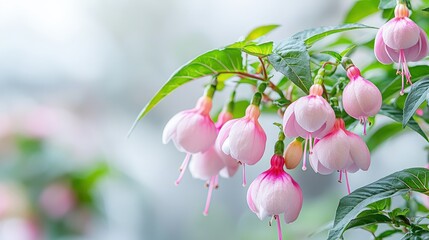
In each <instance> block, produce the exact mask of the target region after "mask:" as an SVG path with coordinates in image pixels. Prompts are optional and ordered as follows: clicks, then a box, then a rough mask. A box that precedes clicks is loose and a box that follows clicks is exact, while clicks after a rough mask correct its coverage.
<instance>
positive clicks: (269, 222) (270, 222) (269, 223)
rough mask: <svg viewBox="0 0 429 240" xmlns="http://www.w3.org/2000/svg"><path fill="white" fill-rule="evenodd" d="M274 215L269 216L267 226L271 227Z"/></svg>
mask: <svg viewBox="0 0 429 240" xmlns="http://www.w3.org/2000/svg"><path fill="white" fill-rule="evenodd" d="M275 219H276V217H275V215H273V216H271V218H270V221H268V225H269V226H270V227H271V226H272V225H273V220H275Z"/></svg>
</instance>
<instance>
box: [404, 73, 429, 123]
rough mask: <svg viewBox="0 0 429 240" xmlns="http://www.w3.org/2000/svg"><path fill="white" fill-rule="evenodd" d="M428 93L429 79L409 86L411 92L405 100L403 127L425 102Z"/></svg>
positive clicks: (426, 78)
mask: <svg viewBox="0 0 429 240" xmlns="http://www.w3.org/2000/svg"><path fill="white" fill-rule="evenodd" d="M428 93H429V77H425V78H423V79H421V80H420V81H418V82H417V83H415V84H413V85H412V86H411V90H410V92H409V93H408V96H407V99H406V100H405V107H404V119H403V120H402V125H403V126H405V125H406V124H407V123H408V121H409V120H410V119H411V118H412V117H413V116H414V113H415V112H416V110H417V108H419V106H420V105H421V104H422V103H423V102H424V101H425V100H426V97H427V95H428Z"/></svg>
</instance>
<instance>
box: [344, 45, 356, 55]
mask: <svg viewBox="0 0 429 240" xmlns="http://www.w3.org/2000/svg"><path fill="white" fill-rule="evenodd" d="M355 48H356V45H354V44H353V45H351V46H350V47H348V48H346V49H344V50H343V51H342V52H341V53H340V55H341V56H342V57H347V56H349V55H350V54H351V53H352V52H353V50H355Z"/></svg>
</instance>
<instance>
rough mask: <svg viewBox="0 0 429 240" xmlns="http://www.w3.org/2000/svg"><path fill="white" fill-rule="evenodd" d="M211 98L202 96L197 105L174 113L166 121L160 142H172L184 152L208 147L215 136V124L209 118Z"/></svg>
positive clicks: (193, 151) (200, 150)
mask: <svg viewBox="0 0 429 240" xmlns="http://www.w3.org/2000/svg"><path fill="white" fill-rule="evenodd" d="M211 108H212V99H211V98H209V97H207V96H203V97H201V98H200V99H199V100H198V102H197V106H196V107H195V108H193V109H190V110H185V111H182V112H179V113H178V114H176V115H175V116H174V117H173V118H171V119H170V121H168V123H167V125H166V126H165V128H164V132H163V134H162V142H163V143H164V144H166V143H168V142H169V141H170V140H172V141H173V142H174V144H175V145H176V147H177V149H178V150H179V151H181V152H186V153H191V154H192V153H199V152H204V151H206V150H207V149H209V148H210V147H211V146H212V145H213V144H214V142H215V140H216V137H217V131H216V126H215V124H214V123H213V121H212V119H211V118H210V114H209V113H210V110H211Z"/></svg>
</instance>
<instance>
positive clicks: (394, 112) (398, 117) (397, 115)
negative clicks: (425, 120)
mask: <svg viewBox="0 0 429 240" xmlns="http://www.w3.org/2000/svg"><path fill="white" fill-rule="evenodd" d="M379 114H381V115H384V116H387V117H389V118H391V119H393V120H394V121H396V122H399V123H402V118H403V117H402V114H403V112H402V110H401V109H399V108H397V107H395V106H392V105H385V104H383V106H381V109H380V112H379ZM407 126H408V127H410V128H411V129H412V130H414V131H416V132H417V133H418V134H420V136H422V137H423V138H424V139H426V141H428V138H427V136H426V134H425V133H424V132H423V130H422V129H421V128H420V126H419V125H418V124H417V122H416V121H415V120H414V119H410V121H408V123H407Z"/></svg>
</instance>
